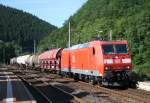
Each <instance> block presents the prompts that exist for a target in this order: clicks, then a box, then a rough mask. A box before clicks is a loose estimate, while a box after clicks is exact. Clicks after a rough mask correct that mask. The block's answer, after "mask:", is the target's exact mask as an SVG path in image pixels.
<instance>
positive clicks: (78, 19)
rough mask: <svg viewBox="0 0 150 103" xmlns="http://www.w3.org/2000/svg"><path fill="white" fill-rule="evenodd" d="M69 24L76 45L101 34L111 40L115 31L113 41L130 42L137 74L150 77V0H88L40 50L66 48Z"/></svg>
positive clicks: (50, 36)
mask: <svg viewBox="0 0 150 103" xmlns="http://www.w3.org/2000/svg"><path fill="white" fill-rule="evenodd" d="M69 21H70V22H71V44H72V45H74V44H77V43H82V42H88V41H91V40H93V38H95V37H96V36H97V34H100V36H101V37H102V38H103V39H104V40H108V34H109V32H110V30H112V33H113V40H128V42H129V44H130V47H131V51H132V55H133V60H134V68H135V70H136V72H138V73H140V75H142V74H146V75H150V1H149V0H88V1H87V2H86V3H85V4H84V5H83V6H82V7H81V8H80V9H79V10H78V11H77V13H76V14H74V15H73V16H71V17H70V18H69V20H67V21H66V22H65V23H64V26H63V27H62V28H60V29H58V30H56V31H54V32H52V33H51V34H50V35H49V36H48V37H45V38H44V39H43V40H42V41H41V42H40V46H39V50H40V51H42V50H44V49H46V48H55V47H62V46H63V47H66V46H67V41H68V22H69ZM99 31H101V32H99ZM49 44H52V45H51V47H50V45H49Z"/></svg>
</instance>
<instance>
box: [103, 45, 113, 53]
mask: <svg viewBox="0 0 150 103" xmlns="http://www.w3.org/2000/svg"><path fill="white" fill-rule="evenodd" d="M102 49H103V53H104V54H114V47H113V45H102Z"/></svg>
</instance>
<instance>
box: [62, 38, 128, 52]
mask: <svg viewBox="0 0 150 103" xmlns="http://www.w3.org/2000/svg"><path fill="white" fill-rule="evenodd" d="M94 42H99V43H100V44H118V43H119V44H120V43H123V44H124V43H127V41H125V40H124V41H98V40H97V41H91V42H87V43H83V44H77V45H73V46H72V47H70V48H65V49H64V50H75V49H80V48H88V47H90V44H91V43H94Z"/></svg>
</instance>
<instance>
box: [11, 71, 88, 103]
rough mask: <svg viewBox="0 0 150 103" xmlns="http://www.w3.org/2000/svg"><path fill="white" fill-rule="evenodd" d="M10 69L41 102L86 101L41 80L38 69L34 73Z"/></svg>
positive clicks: (70, 102)
mask: <svg viewBox="0 0 150 103" xmlns="http://www.w3.org/2000/svg"><path fill="white" fill-rule="evenodd" d="M9 71H12V72H14V73H15V74H16V75H17V76H18V77H19V78H20V79H21V80H22V81H23V82H24V84H25V85H26V86H27V87H28V88H29V90H30V91H31V92H32V93H33V94H34V95H33V96H34V97H35V98H36V99H38V101H39V103H85V102H84V101H83V100H82V99H80V98H78V97H76V96H74V95H72V94H69V93H67V92H66V91H64V90H62V89H60V88H57V87H54V86H52V85H49V84H48V83H47V82H46V81H42V80H40V79H39V78H41V77H40V76H37V75H36V74H37V73H39V72H38V71H34V72H33V73H29V72H28V71H26V70H23V71H22V70H19V71H18V70H12V69H11V70H9ZM41 98H42V99H41ZM39 99H40V100H39Z"/></svg>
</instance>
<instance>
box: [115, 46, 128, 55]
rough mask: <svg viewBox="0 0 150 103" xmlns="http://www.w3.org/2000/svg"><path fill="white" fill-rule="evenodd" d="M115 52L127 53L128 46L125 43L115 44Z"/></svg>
mask: <svg viewBox="0 0 150 103" xmlns="http://www.w3.org/2000/svg"><path fill="white" fill-rule="evenodd" d="M115 48H116V53H117V54H127V53H128V47H127V45H126V44H116V45H115Z"/></svg>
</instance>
